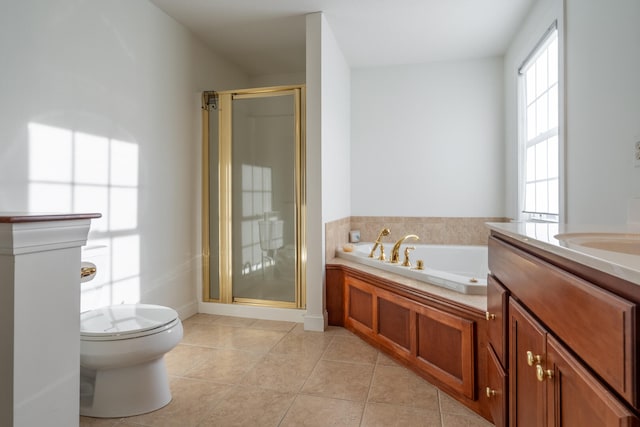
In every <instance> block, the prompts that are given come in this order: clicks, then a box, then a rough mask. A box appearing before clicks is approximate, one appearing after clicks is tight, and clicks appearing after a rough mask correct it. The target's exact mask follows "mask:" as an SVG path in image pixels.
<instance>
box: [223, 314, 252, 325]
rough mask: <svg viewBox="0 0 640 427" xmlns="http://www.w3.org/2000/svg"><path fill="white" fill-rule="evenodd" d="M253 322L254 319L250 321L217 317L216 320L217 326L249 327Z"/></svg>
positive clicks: (239, 318) (231, 317)
mask: <svg viewBox="0 0 640 427" xmlns="http://www.w3.org/2000/svg"><path fill="white" fill-rule="evenodd" d="M255 322H256V319H250V318H248V317H234V316H218V318H217V319H216V323H217V324H219V325H229V326H243V327H244V326H251V325H252V324H254V323H255Z"/></svg>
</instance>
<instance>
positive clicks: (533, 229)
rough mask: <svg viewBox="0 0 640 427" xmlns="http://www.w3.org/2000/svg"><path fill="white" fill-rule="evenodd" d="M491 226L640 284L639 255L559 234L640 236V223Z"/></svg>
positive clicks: (529, 223) (515, 223)
mask: <svg viewBox="0 0 640 427" xmlns="http://www.w3.org/2000/svg"><path fill="white" fill-rule="evenodd" d="M487 226H488V227H489V229H491V230H492V231H494V232H497V233H500V234H504V235H506V236H508V237H511V238H513V239H515V240H518V241H520V242H523V243H525V244H528V245H531V246H533V247H536V248H538V249H542V250H544V251H547V252H551V253H553V254H555V255H558V256H561V257H563V258H566V259H569V260H572V261H574V262H577V263H580V264H584V265H587V266H589V267H591V268H594V269H596V270H600V271H602V272H604V273H607V274H610V275H612V276H615V277H618V278H620V279H624V280H627V281H629V282H632V283H634V284H637V285H640V255H636V254H631V253H621V252H614V251H609V250H603V249H596V248H591V247H586V246H582V245H580V244H576V243H575V242H572V241H571V240H570V239H569V240H566V239H565V240H560V239H558V238H557V237H556V236H558V235H559V234H566V233H597V234H602V233H605V234H609V233H611V234H619V235H627V236H629V235H631V236H632V237H634V238H635V237H638V238H640V225H618V226H602V225H571V224H550V223H534V222H510V223H509V222H501V223H487Z"/></svg>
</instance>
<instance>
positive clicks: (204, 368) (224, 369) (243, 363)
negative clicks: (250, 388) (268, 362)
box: [183, 348, 262, 384]
mask: <svg viewBox="0 0 640 427" xmlns="http://www.w3.org/2000/svg"><path fill="white" fill-rule="evenodd" d="M208 350H209V352H208V356H207V359H206V360H204V361H203V362H201V363H199V364H198V365H196V366H194V367H193V368H191V369H189V370H187V371H185V372H184V374H183V375H184V376H185V377H188V378H198V379H202V380H208V381H215V382H219V383H225V384H238V383H240V382H241V381H242V377H244V375H245V374H246V373H247V372H249V371H250V370H251V369H252V368H253V367H254V366H255V364H256V363H257V362H258V361H259V360H260V359H262V356H261V355H260V354H257V353H250V352H247V351H242V350H233V349H219V348H213V349H208Z"/></svg>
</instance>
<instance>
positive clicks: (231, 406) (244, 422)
mask: <svg viewBox="0 0 640 427" xmlns="http://www.w3.org/2000/svg"><path fill="white" fill-rule="evenodd" d="M294 398H295V394H293V393H282V392H278V391H273V390H264V389H260V388H258V387H244V386H237V387H236V388H234V389H233V390H232V392H231V393H230V394H229V395H228V396H227V397H226V398H225V399H224V400H223V401H222V402H220V404H219V405H217V406H216V407H215V408H214V409H213V410H212V411H211V412H210V413H209V415H208V416H207V418H206V419H205V420H204V421H203V422H202V424H200V426H202V427H206V426H225V427H234V426H261V427H262V426H264V427H268V426H277V425H278V424H279V423H280V421H281V420H282V418H283V417H284V415H285V413H286V411H287V409H288V408H289V407H290V406H291V403H292V402H293V399H294Z"/></svg>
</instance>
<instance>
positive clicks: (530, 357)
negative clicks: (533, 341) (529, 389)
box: [527, 351, 542, 366]
mask: <svg viewBox="0 0 640 427" xmlns="http://www.w3.org/2000/svg"><path fill="white" fill-rule="evenodd" d="M541 362H542V356H540V355H539V354H536V355H534V354H533V352H532V351H527V365H529V366H533V365H534V364H536V363H538V364H539V363H541Z"/></svg>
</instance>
